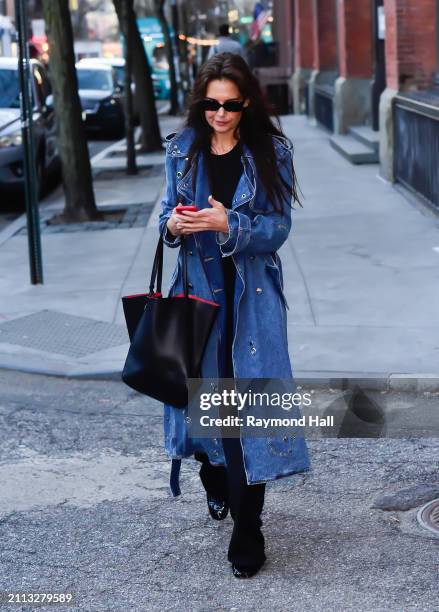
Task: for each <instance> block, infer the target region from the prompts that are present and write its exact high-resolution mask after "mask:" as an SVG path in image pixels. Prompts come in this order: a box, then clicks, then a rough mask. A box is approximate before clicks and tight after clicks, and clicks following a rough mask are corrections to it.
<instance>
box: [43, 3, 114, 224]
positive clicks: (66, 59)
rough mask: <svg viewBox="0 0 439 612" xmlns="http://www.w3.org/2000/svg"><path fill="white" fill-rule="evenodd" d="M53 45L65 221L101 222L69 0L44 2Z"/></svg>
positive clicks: (51, 48)
mask: <svg viewBox="0 0 439 612" xmlns="http://www.w3.org/2000/svg"><path fill="white" fill-rule="evenodd" d="M43 10H44V19H45V22H46V32H47V37H48V40H49V46H50V60H49V66H50V74H51V79H52V86H53V98H54V106H55V109H56V117H57V132H58V146H59V152H60V157H61V164H62V180H63V186H64V193H65V207H64V211H63V214H62V219H63V220H64V221H67V222H77V221H85V220H92V219H99V218H101V217H102V214H101V213H100V212H99V211H98V209H97V208H96V203H95V197H94V192H93V180H92V173H91V165H90V158H89V154H88V147H87V140H86V135H85V129H84V124H83V122H82V109H81V102H80V99H79V95H78V81H77V77H76V70H75V54H74V49H73V31H72V23H71V21H70V13H69V4H68V0H43Z"/></svg>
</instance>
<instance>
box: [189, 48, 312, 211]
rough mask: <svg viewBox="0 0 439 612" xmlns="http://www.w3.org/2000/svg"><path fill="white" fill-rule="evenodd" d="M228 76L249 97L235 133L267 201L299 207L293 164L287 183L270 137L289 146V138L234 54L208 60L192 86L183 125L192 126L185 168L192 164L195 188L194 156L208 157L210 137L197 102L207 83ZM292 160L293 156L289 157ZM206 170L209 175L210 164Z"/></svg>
mask: <svg viewBox="0 0 439 612" xmlns="http://www.w3.org/2000/svg"><path fill="white" fill-rule="evenodd" d="M216 79H228V80H230V81H233V83H235V85H236V86H237V88H238V89H239V92H240V93H241V95H242V96H243V98H244V99H246V98H248V99H249V105H248V106H247V107H246V108H244V110H243V113H242V116H241V120H240V122H239V124H238V126H237V128H236V129H235V133H234V136H235V138H238V134H237V133H238V130H239V135H240V140H241V143H245V144H246V145H247V146H248V148H249V149H250V151H251V153H252V155H253V158H254V160H255V164H256V170H257V173H258V177H259V178H260V180H261V183H262V186H263V188H264V189H265V191H266V193H267V196H268V199H269V201H270V202H271V203H272V204H273V207H274V209H275V210H277V211H278V212H281V213H282V212H283V206H282V202H283V200H285V202H286V203H287V204H288V205H290V202H291V198H292V199H293V202H298V203H299V205H300V206H302V204H301V202H300V200H299V197H298V194H297V189H296V185H297V177H296V173H295V170H294V165H293V182H292V185H288V184H287V183H286V182H285V181H284V180H283V178H282V176H281V175H280V173H279V168H278V166H277V160H276V154H275V149H274V145H273V140H272V136H273V135H274V136H282V137H283V138H286V139H287V141H288V142H289V144H290V145H291V147H292V146H293V145H292V143H291V140H290V139H289V138H287V137H286V136H285V134H284V133H283V132H282V129H281V126H280V122H279V118H278V117H275V120H276V123H277V125H276V124H275V123H274V122H273V121H272V120H271V118H270V114H273V113H272V112H271V111H272V109H271V108H270V105H269V103H268V101H267V99H266V97H265V95H264V93H263V91H262V89H261V86H260V84H259V81H258V79H257V78H256V77H255V76H254V74H253V73H252V72H251V70H250V68H249V66H248V64H247V63H246V61H245V60H244V59H243V58H242V57H241V56H240V55H237V54H235V53H218V54H216V55H214V56H213V57H212V58H211V59H209V60H207V61H206V62H204V64H202V66H201V67H200V69H199V71H198V73H197V77H196V79H195V83H194V86H193V89H192V95H191V101H190V105H189V109H188V116H187V119H186V123H185V125H186V126H187V127H192V128H193V129H194V132H195V137H194V140H193V142H192V145H191V147H190V150H189V160H188V162H187V166H186V169H188V168H189V166H190V165H193V167H194V172H193V176H192V181H193V187H194V189H195V175H196V168H197V163H196V162H197V159H198V156H199V154H200V152H203V156H204V159H205V160H207V162H208V160H209V159H210V155H209V153H210V146H211V136H212V134H213V132H214V130H213V128H212V127H211V126H210V125H209V124H208V122H207V121H206V118H205V115H204V111H202V110H201V107H200V102H201V101H202V100H204V98H205V97H206V91H207V86H208V84H209V83H210V81H213V80H216ZM291 162H292V159H291ZM207 169H208V173H209V175H210V176H211V171H210V169H209V164H208V166H207Z"/></svg>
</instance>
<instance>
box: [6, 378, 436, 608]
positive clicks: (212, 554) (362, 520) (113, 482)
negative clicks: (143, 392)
mask: <svg viewBox="0 0 439 612" xmlns="http://www.w3.org/2000/svg"><path fill="white" fill-rule="evenodd" d="M0 397H1V400H0V422H1V428H0V436H1V444H0V449H1V451H0V452H1V456H0V461H1V463H0V472H1V481H2V483H3V493H2V496H1V500H0V542H1V544H0V560H1V562H0V581H1V584H2V590H3V591H8V592H31V591H32V592H36V591H40V592H41V590H43V591H44V592H59V593H66V592H71V593H73V594H74V598H75V600H74V603H73V605H71V606H70V607H69V608H68V609H72V610H78V611H79V610H80V611H81V612H86V611H87V612H88V611H90V612H91V611H96V610H103V609H105V610H108V611H112V610H114V611H119V610H176V611H181V610H240V611H241V610H242V611H249V612H250V611H251V610H263V609H269V610H276V611H285V610H297V611H299V610H303V609H307V610H312V611H313V610H316V611H320V610H359V609H361V610H363V611H373V610H374V611H375V610H379V611H383V612H384V611H386V612H393V611H395V612H399V611H401V610H421V611H425V612H431V611H432V610H434V609H436V602H437V550H438V549H437V544H438V540H437V538H435V536H434V535H433V534H432V533H429V532H428V531H426V530H424V529H422V528H421V527H420V526H419V525H418V524H417V522H416V513H415V510H414V509H411V510H405V511H398V510H393V511H384V510H381V509H376V508H375V509H374V508H371V506H372V504H373V502H374V500H376V499H377V498H378V497H379V496H381V495H382V494H384V493H391V492H393V491H398V490H401V489H405V488H407V487H413V486H414V485H416V484H420V483H426V484H428V483H432V482H434V481H435V479H436V476H437V462H433V461H432V459H433V457H436V459H437V456H438V448H439V444H438V440H437V438H436V439H433V438H422V439H420V438H418V439H416V438H404V439H377V440H371V439H368V440H360V439H357V440H355V439H328V440H312V441H311V442H310V447H311V457H312V472H309V473H307V474H300V475H297V476H293V477H290V478H287V479H282V480H280V481H277V482H274V483H270V485H269V487H268V490H267V494H266V505H265V509H264V513H263V517H262V518H263V522H264V534H265V538H266V542H267V556H268V562H267V564H266V566H265V567H264V569H263V570H262V571H261V573H260V574H259V576H258V578H257V579H254V580H251V581H248V583H246V582H244V583H240V582H237V581H236V580H235V578H233V577H232V575H231V572H230V567H229V563H228V562H227V560H226V547H227V542H228V538H229V535H230V531H231V520H230V518H228V519H226V520H225V521H224V522H222V523H215V522H214V521H212V520H211V519H210V517H209V515H208V513H207V506H206V503H205V496H204V493H203V490H202V487H201V483H200V482H199V478H198V475H197V464H196V462H195V461H194V460H192V459H191V460H187V461H185V462H183V474H182V496H181V497H180V498H176V499H175V498H172V497H170V494H169V491H168V471H169V461H168V459H167V457H166V455H165V454H164V452H163V450H162V406H161V405H160V404H159V403H158V402H155V401H153V400H149V399H148V398H146V397H143V396H140V395H139V394H137V393H136V392H134V391H132V390H130V389H129V388H128V387H126V386H125V385H123V384H122V383H120V382H117V381H87V380H68V379H63V378H54V377H45V376H35V375H29V374H20V373H14V372H1V373H0ZM392 397H393V399H391V400H390V409H391V410H393V409H398V408H399V407H400V406H401V405H403V404H404V402H407V401H409V398H408V397H407V395H404V394H403V395H400V394H394V395H393V396H392ZM409 498H410V496H409ZM410 501H411V506H412V507H414V506H416V505H417V504H418V503H419V502H418V500H416V499H412V500H410V499H409V502H410ZM409 505H410V503H409ZM24 568H25V571H23V570H24ZM3 609H4V610H11V611H12V610H16V609H17V606H14V605H10V606H5V607H2V610H3ZM35 609H37V608H35V607H31V606H22V607H21V610H26V611H27V610H35ZM38 609H47V610H49V609H52V610H53V609H54V608H53V607H42V608H40V607H39V608H38ZM58 609H59V610H62V609H64V607H62V606H60V607H59V608H57V610H58Z"/></svg>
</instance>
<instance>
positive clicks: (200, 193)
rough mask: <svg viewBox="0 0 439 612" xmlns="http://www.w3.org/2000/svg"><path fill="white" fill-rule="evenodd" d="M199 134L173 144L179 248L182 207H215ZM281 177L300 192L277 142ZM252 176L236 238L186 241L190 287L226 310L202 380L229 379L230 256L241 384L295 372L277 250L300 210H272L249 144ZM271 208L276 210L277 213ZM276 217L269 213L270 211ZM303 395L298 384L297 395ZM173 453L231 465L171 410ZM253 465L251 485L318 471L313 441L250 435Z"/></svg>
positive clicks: (247, 446)
mask: <svg viewBox="0 0 439 612" xmlns="http://www.w3.org/2000/svg"><path fill="white" fill-rule="evenodd" d="M192 139H193V129H192V128H190V127H185V128H183V129H182V130H181V131H180V132H178V133H172V134H169V135H168V136H167V137H166V158H165V164H166V192H165V195H164V198H163V200H162V202H161V207H162V211H161V214H160V217H159V231H160V233H161V235H162V237H163V240H164V243H165V244H166V245H168V246H169V247H172V248H176V247H179V246H180V245H181V237H179V236H176V237H174V236H172V234H170V232H169V231H168V230H167V228H166V222H167V220H168V218H169V217H170V215H171V214H172V209H173V208H174V207H175V206H176V205H177V204H179V203H181V204H184V205H188V204H193V203H195V204H196V205H197V206H198V208H206V207H210V204H208V201H207V199H208V196H209V195H210V193H211V191H210V186H209V181H208V178H207V176H208V175H207V172H206V170H205V163H204V160H203V157H202V155H201V156H200V159H199V161H198V169H197V173H196V183H195V191H193V188H192V173H193V172H194V169H193V167H191V168H189V170H188V171H187V172H186V173H184V171H185V168H186V164H187V160H188V152H189V148H190V145H191V142H192ZM273 142H274V148H275V152H276V156H277V161H278V168H279V172H280V173H281V174H282V176H283V178H284V180H285V181H287V182H288V183H289V184H290V185H291V184H292V181H293V174H292V156H293V151H292V148H291V145H290V144H289V142H288V141H287V140H286V139H284V138H282V137H279V136H273ZM241 161H242V164H243V172H242V176H241V178H240V181H239V183H238V186H237V189H236V191H235V194H234V198H233V201H232V205H231V208H230V209H227V216H228V224H229V230H230V231H229V233H228V234H226V233H223V232H215V231H204V232H196V233H194V234H191V235H188V236H186V238H185V240H186V245H187V249H188V258H187V259H188V282H189V288H190V292H191V293H192V294H194V295H196V296H198V297H201V298H205V299H208V300H213V301H215V302H217V303H219V304H220V311H219V315H218V316H217V319H216V323H215V325H214V328H213V330H212V332H211V334H210V337H209V341H208V344H207V347H206V350H205V353H204V356H203V361H202V366H201V376H202V377H203V378H219V377H221V372H222V369H221V368H222V363H223V361H222V360H223V359H225V356H224V354H223V352H222V349H221V346H222V344H221V338H222V337H224V334H225V296H224V287H223V272H222V262H221V258H222V257H229V256H232V258H233V261H234V263H235V265H236V271H237V274H236V280H235V293H234V335H233V348H232V353H233V366H234V373H235V378H240V379H245V378H248V379H251V378H278V379H291V381H292V384H293V385H294V382H293V372H292V367H291V363H290V358H289V354H288V339H287V318H286V308H288V304H287V301H286V298H285V295H284V292H283V272H282V263H281V260H280V257H279V255H278V253H277V250H278V249H279V248H280V246H281V245H282V244H283V243H284V242H285V240H286V239H287V237H288V234H289V232H290V229H291V208H290V207H289V206H286V205H285V206H284V210H285V214H284V215H283V216H281V215H280V214H279V213H277V212H274V211H273V208H272V207H271V205H269V202H268V198H267V194H266V192H265V190H264V188H263V186H262V185H261V183H260V182H259V181H258V176H257V172H256V166H255V162H254V159H253V156H252V154H251V152H250V150H249V148H248V147H247V146H246V145H245V144H243V148H242V157H241ZM268 211H270V212H268ZM267 212H268V214H262V213H267ZM182 291H183V278H182V254H181V251H180V253H179V257H178V261H177V265H176V267H175V270H174V274H173V276H172V279H171V285H170V289H169V296H172V295H176V294H178V293H180V292H182ZM292 390H294V387H293V389H292ZM164 408H165V410H164V434H165V450H166V452H167V453H168V455H169V456H170V457H171V458H172V459H174V460H176V459H181V458H183V457H188V456H190V455H192V454H193V453H194V452H195V451H202V452H205V453H207V455H208V456H209V460H210V462H211V463H212V464H217V465H224V464H225V458H224V452H223V448H222V443H221V439H207V438H203V439H195V438H191V437H189V435H188V430H187V428H188V426H187V420H186V418H187V409H181V408H175V407H173V406H171V405H167V404H165V405H164ZM241 445H242V450H243V458H244V467H245V471H246V475H247V482H248V483H249V484H253V483H259V482H266V481H268V480H273V479H277V478H281V477H283V476H289V475H291V474H294V473H296V472H302V471H306V470H308V469H309V464H310V462H309V455H308V449H307V444H306V441H305V439H304V438H303V436H285V437H273V436H267V437H264V438H260V437H259V438H256V437H243V436H241ZM173 467H174V478H173V477H172V476H171V489H172V492H173V494H174V495H178V494H179V487H178V470H179V463H178V462H176V461H174V466H173Z"/></svg>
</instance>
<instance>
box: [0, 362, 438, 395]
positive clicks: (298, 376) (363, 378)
mask: <svg viewBox="0 0 439 612" xmlns="http://www.w3.org/2000/svg"><path fill="white" fill-rule="evenodd" d="M0 370H4V371H6V370H9V371H15V372H23V373H27V374H37V375H40V376H57V377H60V378H75V379H81V378H82V379H86V380H115V381H119V382H121V381H122V368H106V369H102V370H100V369H96V370H92V369H86V368H75V367H71V366H70V367H66V368H62V367H61V368H59V369H57V370H54V369H53V368H50V367H44V366H42V367H32V366H26V365H18V364H11V363H9V364H8V363H2V362H1V361H0ZM294 381H295V382H296V384H299V385H307V386H308V385H312V386H313V387H315V388H317V389H328V388H330V389H334V390H341V391H344V390H346V389H354V388H355V387H360V388H361V389H365V390H369V391H388V392H391V391H396V392H404V393H425V392H426V393H432V392H439V374H423V373H416V374H380V373H378V372H373V373H371V372H319V371H315V372H313V371H297V372H296V373H295V374H294Z"/></svg>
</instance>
